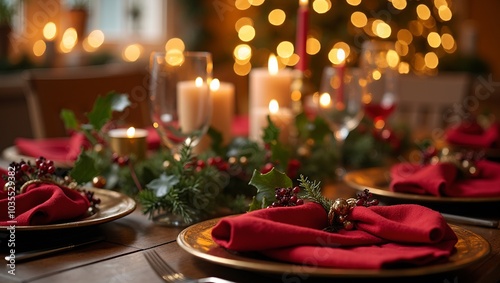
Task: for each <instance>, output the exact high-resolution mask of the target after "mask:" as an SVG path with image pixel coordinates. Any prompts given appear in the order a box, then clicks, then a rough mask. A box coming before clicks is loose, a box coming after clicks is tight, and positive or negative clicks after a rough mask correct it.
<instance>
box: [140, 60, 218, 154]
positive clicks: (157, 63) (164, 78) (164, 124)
mask: <svg viewBox="0 0 500 283" xmlns="http://www.w3.org/2000/svg"><path fill="white" fill-rule="evenodd" d="M150 71H151V82H150V83H151V85H150V89H149V92H150V99H151V117H152V121H153V125H154V127H155V128H156V129H157V130H158V133H159V135H160V138H161V140H162V142H163V143H164V144H165V145H166V146H167V147H169V148H170V149H171V150H172V153H173V154H176V153H178V151H179V149H180V148H181V147H182V146H183V145H184V144H189V145H190V146H192V147H194V146H196V145H197V144H198V143H199V141H200V139H201V137H202V136H203V135H204V134H205V133H206V132H207V130H208V128H209V126H210V119H211V114H212V105H211V103H212V102H211V99H210V89H209V85H210V80H211V79H212V58H211V54H210V53H207V52H180V51H170V52H166V53H165V52H154V53H153V54H152V55H151V65H150Z"/></svg>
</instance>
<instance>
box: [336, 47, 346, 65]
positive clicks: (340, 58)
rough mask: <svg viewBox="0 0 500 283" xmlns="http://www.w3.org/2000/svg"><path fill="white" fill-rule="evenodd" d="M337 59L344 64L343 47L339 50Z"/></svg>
mask: <svg viewBox="0 0 500 283" xmlns="http://www.w3.org/2000/svg"><path fill="white" fill-rule="evenodd" d="M337 59H338V60H339V64H343V63H344V60H345V51H344V49H342V48H339V49H338V50H337Z"/></svg>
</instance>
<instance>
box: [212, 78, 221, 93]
mask: <svg viewBox="0 0 500 283" xmlns="http://www.w3.org/2000/svg"><path fill="white" fill-rule="evenodd" d="M219 88H220V81H219V79H213V80H212V81H211V82H210V90H211V91H217V90H218V89H219Z"/></svg>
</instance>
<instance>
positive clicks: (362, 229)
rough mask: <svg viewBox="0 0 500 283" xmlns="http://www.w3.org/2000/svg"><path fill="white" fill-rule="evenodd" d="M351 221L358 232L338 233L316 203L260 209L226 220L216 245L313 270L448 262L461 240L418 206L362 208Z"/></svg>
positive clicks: (217, 228)
mask: <svg viewBox="0 0 500 283" xmlns="http://www.w3.org/2000/svg"><path fill="white" fill-rule="evenodd" d="M349 219H350V220H351V221H353V222H355V223H356V229H355V230H351V231H347V230H340V231H339V232H336V233H331V232H326V231H323V230H322V229H323V228H325V227H326V226H327V223H328V220H327V213H326V211H325V210H324V209H323V207H322V206H321V205H319V204H317V203H306V204H304V205H300V206H294V207H277V208H269V209H261V210H257V211H253V212H249V213H246V214H242V215H238V216H232V217H225V218H222V219H221V220H220V221H219V222H218V223H217V225H216V226H215V227H214V228H213V230H212V237H213V239H214V241H215V242H216V243H217V244H219V245H221V246H222V247H224V248H227V249H230V250H234V251H239V252H248V251H253V252H259V253H262V254H264V255H266V256H268V257H270V258H273V259H276V260H280V261H286V262H291V263H295V264H304V265H312V266H322V267H332V268H350V269H381V268H393V267H400V266H408V265H409V266H414V265H425V264H430V263H434V262H438V261H441V260H446V259H447V258H448V257H449V256H450V255H451V254H452V252H453V250H454V246H455V244H456V242H457V237H456V235H455V234H454V233H453V231H452V230H451V228H450V227H449V226H448V225H447V224H446V222H445V221H444V219H443V217H442V216H441V215H440V214H439V213H438V212H436V211H433V210H430V209H428V208H426V207H423V206H419V205H394V206H375V207H369V208H367V207H364V206H358V207H355V208H354V209H353V211H352V212H351V215H350V216H349Z"/></svg>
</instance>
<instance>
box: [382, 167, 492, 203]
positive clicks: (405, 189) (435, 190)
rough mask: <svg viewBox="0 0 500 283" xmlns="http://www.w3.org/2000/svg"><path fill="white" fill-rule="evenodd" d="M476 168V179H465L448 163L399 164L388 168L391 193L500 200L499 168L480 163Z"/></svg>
mask: <svg viewBox="0 0 500 283" xmlns="http://www.w3.org/2000/svg"><path fill="white" fill-rule="evenodd" d="M476 167H477V169H478V170H479V175H478V176H476V177H467V178H465V177H461V175H460V174H459V171H458V170H459V169H458V168H457V167H456V166H455V165H453V164H451V163H437V164H433V165H425V166H422V165H417V164H411V163H400V164H396V165H394V166H393V167H392V168H391V184H390V188H391V190H392V191H394V192H402V193H412V194H422V195H434V196H448V197H498V196H500V164H498V163H495V162H491V161H487V160H481V161H479V162H477V164H476Z"/></svg>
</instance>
